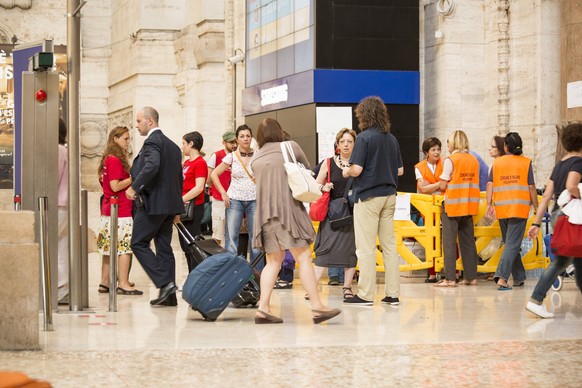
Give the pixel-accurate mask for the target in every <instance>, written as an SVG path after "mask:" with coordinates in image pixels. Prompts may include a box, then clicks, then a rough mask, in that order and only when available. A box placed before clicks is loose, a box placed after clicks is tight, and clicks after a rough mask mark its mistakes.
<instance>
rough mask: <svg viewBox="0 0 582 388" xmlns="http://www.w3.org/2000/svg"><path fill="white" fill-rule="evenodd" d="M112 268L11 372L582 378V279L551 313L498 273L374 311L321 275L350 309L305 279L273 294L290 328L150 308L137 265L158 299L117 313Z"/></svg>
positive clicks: (120, 382) (56, 376) (188, 378)
mask: <svg viewBox="0 0 582 388" xmlns="http://www.w3.org/2000/svg"><path fill="white" fill-rule="evenodd" d="M178 249H179V248H178ZM179 261H180V265H179V268H178V280H180V281H183V280H184V278H185V274H186V268H185V263H184V261H183V257H181V256H179ZM99 265H100V259H99V257H98V256H97V255H96V254H91V255H90V269H91V271H90V282H91V284H90V306H91V307H90V309H89V310H88V311H86V312H83V313H70V312H68V309H67V308H66V307H63V306H61V307H60V310H59V313H58V314H55V315H54V331H51V332H43V331H40V342H41V347H42V350H41V351H38V352H1V353H0V370H19V371H22V372H25V373H27V374H29V375H30V376H32V377H34V378H39V379H45V380H48V381H49V382H51V383H52V384H54V386H55V387H102V386H109V387H160V386H164V387H181V386H184V385H185V384H196V386H204V387H210V386H233V385H236V386H240V387H267V386H273V387H290V386H295V387H324V386H331V385H333V386H343V387H347V386H350V387H352V386H362V387H390V386H404V385H409V386H426V387H432V386H442V385H446V386H516V387H525V386H531V387H537V386H550V385H552V386H567V387H578V386H580V383H579V380H580V379H581V378H582V367H580V363H581V362H582V294H580V292H579V291H578V290H577V288H576V286H575V284H574V283H573V282H572V281H571V282H566V284H565V285H564V288H563V289H562V290H561V291H560V292H552V293H551V294H550V295H549V296H548V298H547V300H546V303H547V306H548V309H550V310H554V311H555V313H556V318H555V319H552V320H542V319H538V318H535V317H534V316H533V315H531V314H530V313H528V312H527V311H526V310H525V309H524V306H525V303H526V302H527V300H528V298H529V294H530V292H531V289H532V287H533V286H534V285H535V279H531V280H528V281H527V282H526V286H525V287H524V288H521V289H515V290H513V291H497V290H496V288H495V286H494V285H493V282H487V281H485V280H481V281H480V282H479V285H478V287H470V286H461V287H457V288H451V289H437V288H434V287H433V286H432V285H430V284H425V283H423V281H422V280H423V279H422V278H420V277H405V276H403V277H402V278H401V279H402V290H401V304H400V306H398V307H392V306H384V305H381V304H380V303H379V301H380V299H381V298H382V297H383V294H382V287H383V286H382V285H379V286H378V290H379V294H378V296H377V298H376V304H375V305H374V306H373V307H352V306H348V307H343V306H342V304H341V287H339V286H328V285H327V283H326V282H324V281H322V285H321V286H320V290H321V293H322V295H323V298H324V300H325V301H326V302H327V303H328V304H329V305H330V306H332V307H340V308H342V310H343V312H342V314H341V315H340V316H339V317H338V318H336V319H334V320H331V321H329V322H328V323H324V324H321V325H317V326H316V325H314V324H313V323H312V321H311V319H310V317H311V315H310V308H309V302H307V301H305V300H304V299H303V295H304V291H303V289H302V287H301V285H300V283H299V282H298V281H296V284H295V287H294V288H293V289H289V290H276V291H275V292H274V295H273V312H274V313H275V314H277V315H280V316H281V317H282V318H283V319H284V321H285V323H284V324H282V325H255V324H254V319H253V317H254V310H253V309H235V308H232V307H229V308H227V310H225V312H224V313H223V315H221V316H220V317H219V319H218V320H217V321H216V322H205V321H203V320H202V319H201V317H200V315H199V314H198V313H196V312H194V311H192V310H190V309H189V308H188V306H187V305H186V303H185V302H184V301H182V300H181V298H179V306H178V307H177V308H176V307H174V308H172V307H163V308H152V307H150V306H149V303H148V301H149V300H150V299H152V298H154V297H155V296H156V295H157V290H156V289H155V288H154V287H153V286H152V285H151V283H150V282H149V279H148V278H147V277H146V275H145V274H144V272H143V270H142V269H141V268H140V267H139V265H138V264H136V265H135V266H134V269H133V271H132V275H131V277H132V280H134V281H135V282H136V283H137V287H138V288H140V289H142V290H144V291H145V294H144V295H143V296H119V297H118V312H116V313H109V312H108V295H107V294H98V293H97V287H96V286H97V284H98V278H99ZM381 294H382V295H381Z"/></svg>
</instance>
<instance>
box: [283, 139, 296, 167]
mask: <svg viewBox="0 0 582 388" xmlns="http://www.w3.org/2000/svg"><path fill="white" fill-rule="evenodd" d="M281 152H282V153H283V159H285V163H289V156H291V162H293V163H297V159H296V158H295V153H294V152H293V147H291V143H289V142H288V141H283V142H281Z"/></svg>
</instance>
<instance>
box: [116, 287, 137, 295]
mask: <svg viewBox="0 0 582 388" xmlns="http://www.w3.org/2000/svg"><path fill="white" fill-rule="evenodd" d="M117 293H118V294H119V295H143V291H140V290H126V289H125V288H121V287H117Z"/></svg>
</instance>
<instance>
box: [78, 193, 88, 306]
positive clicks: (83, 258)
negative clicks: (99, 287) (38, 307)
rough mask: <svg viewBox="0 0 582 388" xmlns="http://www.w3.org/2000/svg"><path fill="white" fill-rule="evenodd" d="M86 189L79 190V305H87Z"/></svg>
mask: <svg viewBox="0 0 582 388" xmlns="http://www.w3.org/2000/svg"><path fill="white" fill-rule="evenodd" d="M87 196H88V194H87V190H81V268H80V270H81V284H80V287H81V306H82V307H83V308H87V307H89V242H88V241H89V237H88V233H89V223H88V222H89V221H88V216H87V211H88V210H87V204H88V200H87Z"/></svg>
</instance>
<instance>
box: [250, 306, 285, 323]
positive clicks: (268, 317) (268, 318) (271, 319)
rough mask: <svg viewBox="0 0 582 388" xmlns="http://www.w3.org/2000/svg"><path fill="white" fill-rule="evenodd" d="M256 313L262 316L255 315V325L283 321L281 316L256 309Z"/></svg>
mask: <svg viewBox="0 0 582 388" xmlns="http://www.w3.org/2000/svg"><path fill="white" fill-rule="evenodd" d="M257 313H259V314H261V315H264V317H258V316H255V324H257V325H261V324H266V323H283V320H282V319H281V318H279V317H276V316H274V315H271V314H268V313H266V312H264V311H261V310H257Z"/></svg>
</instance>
